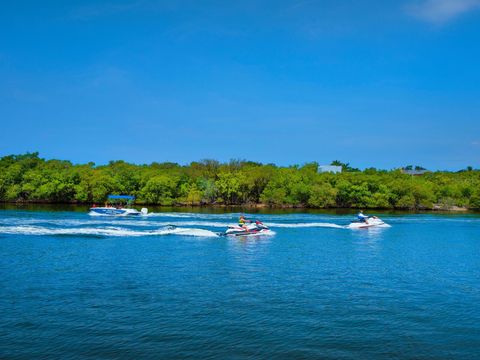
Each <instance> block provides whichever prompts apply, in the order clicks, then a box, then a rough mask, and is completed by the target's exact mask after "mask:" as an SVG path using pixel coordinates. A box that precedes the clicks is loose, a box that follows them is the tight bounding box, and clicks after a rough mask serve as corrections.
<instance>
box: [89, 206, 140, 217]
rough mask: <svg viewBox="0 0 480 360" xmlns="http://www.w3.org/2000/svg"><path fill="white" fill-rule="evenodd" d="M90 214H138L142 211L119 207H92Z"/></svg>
mask: <svg viewBox="0 0 480 360" xmlns="http://www.w3.org/2000/svg"><path fill="white" fill-rule="evenodd" d="M89 215H93V216H138V215H141V212H140V211H138V210H135V209H117V208H114V207H92V208H90V212H89Z"/></svg>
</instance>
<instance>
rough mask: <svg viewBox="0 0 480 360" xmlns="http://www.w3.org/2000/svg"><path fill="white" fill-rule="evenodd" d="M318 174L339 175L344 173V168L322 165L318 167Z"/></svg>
mask: <svg viewBox="0 0 480 360" xmlns="http://www.w3.org/2000/svg"><path fill="white" fill-rule="evenodd" d="M318 172H320V173H326V172H330V173H334V174H338V173H341V172H342V167H341V166H335V165H320V166H319V167H318Z"/></svg>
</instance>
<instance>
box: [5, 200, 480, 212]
mask: <svg viewBox="0 0 480 360" xmlns="http://www.w3.org/2000/svg"><path fill="white" fill-rule="evenodd" d="M36 206H39V207H43V206H46V207H74V208H82V209H83V208H86V209H88V208H90V207H91V206H92V204H91V203H79V202H50V201H15V202H13V201H12V202H9V201H1V202H0V209H5V208H8V207H11V208H18V207H36ZM133 207H134V208H136V207H147V208H149V209H171V210H172V211H175V210H179V209H191V210H193V211H203V210H207V209H211V210H228V209H230V210H242V209H244V210H258V211H260V212H268V211H269V210H270V211H273V212H276V211H280V212H285V211H288V210H292V211H293V212H298V211H307V212H340V213H353V212H356V211H358V210H364V211H366V212H403V213H478V212H480V209H474V208H472V209H470V208H467V207H459V206H449V207H445V206H441V205H438V204H436V205H434V206H433V208H416V209H408V208H368V207H362V208H360V207H355V208H354V207H329V208H314V207H307V206H292V205H284V206H278V205H277V206H271V205H267V204H236V205H225V204H174V205H158V204H140V203H139V204H135V205H134V206H133Z"/></svg>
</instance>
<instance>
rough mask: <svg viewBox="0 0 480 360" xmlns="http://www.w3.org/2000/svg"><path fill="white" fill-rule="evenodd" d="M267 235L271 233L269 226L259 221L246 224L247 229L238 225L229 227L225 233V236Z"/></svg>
mask: <svg viewBox="0 0 480 360" xmlns="http://www.w3.org/2000/svg"><path fill="white" fill-rule="evenodd" d="M267 233H270V229H269V228H268V226H267V225H265V224H263V223H262V222H261V221H258V220H257V221H255V222H251V223H249V224H246V225H245V227H241V226H238V225H229V226H228V229H227V231H225V235H227V236H251V235H262V234H267Z"/></svg>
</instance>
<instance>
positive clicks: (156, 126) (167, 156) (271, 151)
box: [0, 0, 480, 170]
mask: <svg viewBox="0 0 480 360" xmlns="http://www.w3.org/2000/svg"><path fill="white" fill-rule="evenodd" d="M1 9H2V10H1V12H0V34H2V35H0V125H1V131H0V155H7V154H11V153H23V152H26V151H39V152H40V154H41V156H43V157H46V158H60V159H68V160H71V161H73V162H88V161H94V162H96V163H97V164H102V163H106V162H108V161H109V160H115V159H123V160H126V161H130V162H135V163H150V162H152V161H175V162H179V163H189V162H190V161H194V160H200V159H204V158H214V159H218V160H222V161H228V160H229V159H232V158H241V159H249V160H254V161H261V162H274V163H277V164H280V165H288V164H296V163H305V162H310V161H318V162H319V163H322V164H323V163H329V162H330V161H331V160H333V159H340V160H342V161H346V162H350V163H351V164H352V165H354V166H357V167H362V168H363V167H370V166H375V167H380V168H387V169H388V168H394V167H398V166H402V165H407V164H419V165H423V166H426V167H428V168H431V169H452V170H453V169H460V168H464V167H465V166H467V165H472V166H474V167H480V69H479V68H480V65H479V64H480V46H479V44H480V0H418V1H417V0H402V1H400V0H399V1H377V0H363V1H353V0H343V1H339V0H332V1H329V0H328V1H327V0H325V1H324V0H318V1H316V0H296V1H280V0H277V1H259V0H257V1H250V0H242V1H187V0H186V1H155V0H131V1H111V2H106V1H105V2H98V1H67V2H60V1H43V2H38V1H21V0H19V1H15V2H13V1H3V4H2V6H1Z"/></svg>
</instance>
